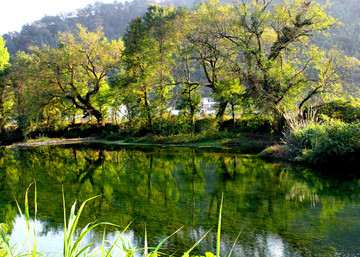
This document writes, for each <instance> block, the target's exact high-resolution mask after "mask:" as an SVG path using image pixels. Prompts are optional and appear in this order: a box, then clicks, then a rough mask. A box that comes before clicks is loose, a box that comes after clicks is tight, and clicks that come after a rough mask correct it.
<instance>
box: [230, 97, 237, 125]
mask: <svg viewBox="0 0 360 257" xmlns="http://www.w3.org/2000/svg"><path fill="white" fill-rule="evenodd" d="M231 113H232V124H233V127H234V128H235V122H236V121H235V104H233V103H231Z"/></svg>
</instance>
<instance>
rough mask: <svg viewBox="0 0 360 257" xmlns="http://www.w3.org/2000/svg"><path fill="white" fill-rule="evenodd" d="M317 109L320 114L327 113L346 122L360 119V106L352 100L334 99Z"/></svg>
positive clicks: (326, 114)
mask: <svg viewBox="0 0 360 257" xmlns="http://www.w3.org/2000/svg"><path fill="white" fill-rule="evenodd" d="M316 109H317V113H318V115H325V116H327V117H329V118H332V119H338V120H341V121H343V122H345V123H355V122H359V121H360V106H359V105H356V104H353V103H351V102H350V101H344V100H338V101H333V102H329V103H325V104H323V105H321V106H319V107H318V108H316Z"/></svg>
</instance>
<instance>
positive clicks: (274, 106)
mask: <svg viewBox="0 0 360 257" xmlns="http://www.w3.org/2000/svg"><path fill="white" fill-rule="evenodd" d="M325 8H326V5H320V4H318V3H315V2H311V1H310V2H306V1H303V0H295V1H291V2H290V1H284V2H283V3H280V4H277V5H275V4H272V3H271V1H253V2H251V3H248V2H247V1H246V0H244V1H243V2H242V3H238V4H236V5H234V9H233V12H234V14H235V15H234V16H229V17H230V21H229V22H228V23H227V24H229V25H230V26H227V27H222V28H221V30H219V31H217V32H216V33H217V35H218V36H219V37H221V38H223V39H226V40H228V41H229V42H231V43H232V45H233V47H234V48H235V51H236V53H237V66H236V67H237V73H238V76H239V78H240V79H241V80H242V81H243V83H244V85H245V86H246V88H247V90H248V91H249V92H250V93H251V95H252V97H253V99H254V100H255V102H256V103H257V104H258V106H259V108H261V110H262V111H264V112H266V111H267V110H269V111H270V112H271V113H272V116H273V121H274V125H273V126H274V129H275V130H276V131H280V130H281V127H282V121H283V113H284V111H285V106H284V102H285V100H286V99H287V97H288V96H289V92H290V91H297V92H298V93H299V94H302V91H301V90H302V89H303V88H304V87H303V86H304V85H306V83H307V82H308V80H307V75H306V73H307V72H309V69H308V67H309V63H310V62H311V59H309V58H305V56H304V55H302V50H303V49H304V47H305V46H308V45H309V39H310V37H311V36H312V35H314V34H316V33H321V32H323V31H324V30H327V29H329V28H330V27H331V26H333V25H335V24H337V22H336V20H335V19H334V18H332V17H331V16H328V15H327V14H326V13H325ZM231 19H232V20H231ZM299 55H302V56H299Z"/></svg>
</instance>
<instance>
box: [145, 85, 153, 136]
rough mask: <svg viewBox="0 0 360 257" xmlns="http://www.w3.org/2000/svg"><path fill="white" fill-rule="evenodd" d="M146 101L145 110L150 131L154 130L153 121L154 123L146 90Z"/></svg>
mask: <svg viewBox="0 0 360 257" xmlns="http://www.w3.org/2000/svg"><path fill="white" fill-rule="evenodd" d="M144 100H145V109H146V113H147V119H148V126H149V128H150V129H152V127H153V121H152V117H151V112H150V104H149V102H148V99H147V91H146V89H145V93H144Z"/></svg>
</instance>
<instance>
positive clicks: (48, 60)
mask: <svg viewBox="0 0 360 257" xmlns="http://www.w3.org/2000/svg"><path fill="white" fill-rule="evenodd" d="M121 50H122V41H121V40H118V41H112V42H109V41H108V40H107V39H106V38H105V37H104V34H103V32H102V31H101V29H98V30H97V31H95V32H89V31H88V30H87V29H86V28H84V27H82V26H81V25H79V26H78V29H77V31H76V32H75V33H62V34H60V35H59V48H57V49H54V48H51V47H48V46H45V47H44V48H42V49H40V48H38V47H34V48H32V51H33V52H34V53H33V55H32V69H35V70H34V71H36V73H34V74H35V75H36V76H35V77H34V79H36V80H38V81H39V82H40V85H41V88H39V90H42V92H43V93H44V94H43V95H44V97H45V98H46V99H48V101H50V100H51V99H53V98H57V97H59V98H61V99H63V100H67V101H70V102H71V103H72V104H73V105H74V106H75V107H76V108H78V109H80V110H82V111H83V113H84V117H87V116H89V115H93V116H95V118H96V119H97V122H98V123H101V122H102V121H103V114H102V113H101V111H100V109H101V105H99V104H98V103H96V98H97V96H98V95H99V94H100V91H101V90H104V89H105V88H106V87H107V76H108V74H109V73H110V72H111V71H113V70H116V69H117V68H118V59H119V56H120V54H121ZM44 89H45V90H44Z"/></svg>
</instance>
